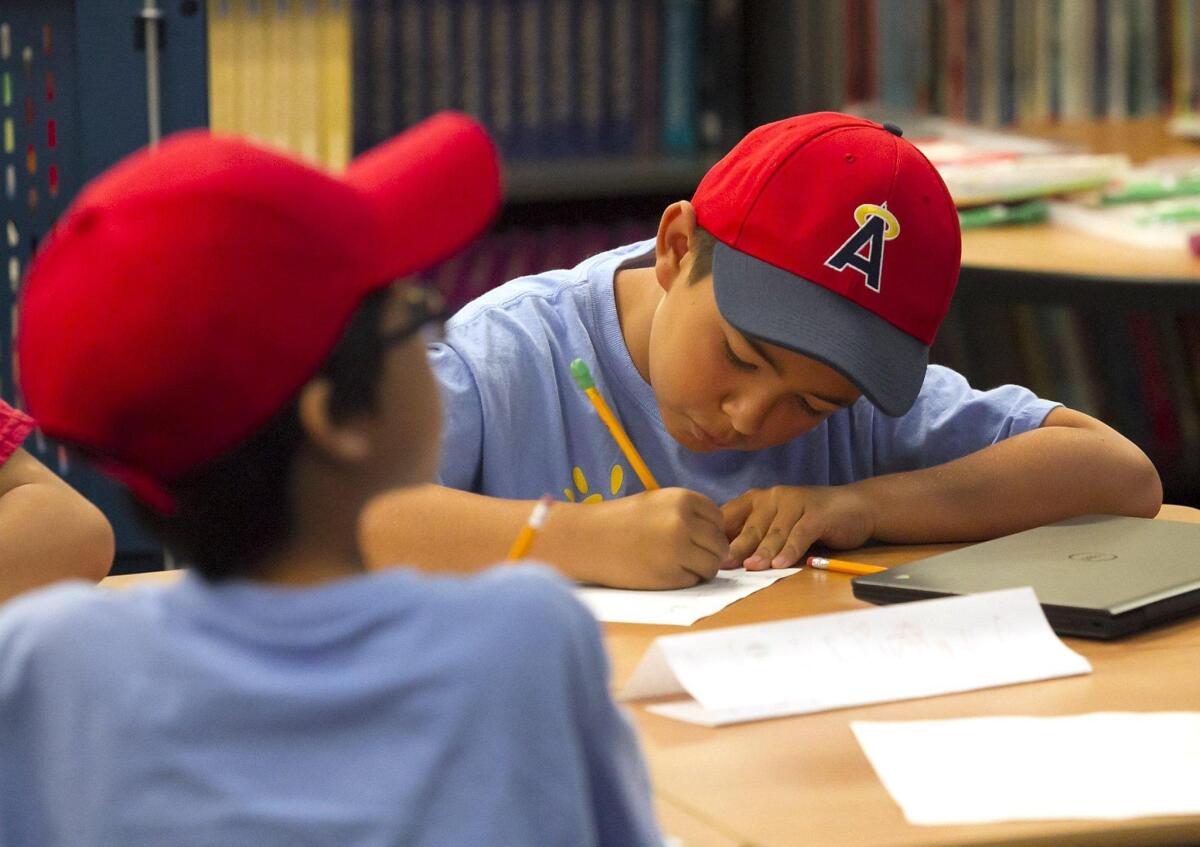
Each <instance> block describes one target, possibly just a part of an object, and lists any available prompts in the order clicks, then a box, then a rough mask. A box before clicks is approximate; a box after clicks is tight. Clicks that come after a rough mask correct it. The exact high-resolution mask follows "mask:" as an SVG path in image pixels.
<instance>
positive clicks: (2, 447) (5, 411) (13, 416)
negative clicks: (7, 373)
mask: <svg viewBox="0 0 1200 847" xmlns="http://www.w3.org/2000/svg"><path fill="white" fill-rule="evenodd" d="M33 426H34V424H33V418H31V417H29V415H27V414H25V413H24V412H22V411H20V410H19V409H14V408H13V407H12V406H10V405H8V404H7V403H5V402H4V401H3V400H0V463H3V462H6V461H8V457H9V456H11V455H12V454H13V453H15V452H17V448H18V447H20V446H21V443H22V442H23V441H24V440H25V437H26V436H27V435H29V433H30V432H31V431H32V430H33Z"/></svg>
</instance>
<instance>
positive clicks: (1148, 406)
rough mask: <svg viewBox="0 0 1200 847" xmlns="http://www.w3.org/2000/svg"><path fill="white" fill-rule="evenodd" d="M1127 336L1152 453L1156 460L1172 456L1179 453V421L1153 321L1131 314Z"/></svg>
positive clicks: (1145, 316) (1180, 441) (1143, 316)
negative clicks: (1129, 339)
mask: <svg viewBox="0 0 1200 847" xmlns="http://www.w3.org/2000/svg"><path fill="white" fill-rule="evenodd" d="M1129 334H1130V337H1131V339H1132V341H1133V350H1134V356H1135V357H1136V360H1137V369H1138V376H1139V379H1140V381H1141V384H1142V397H1143V402H1144V403H1145V414H1146V415H1147V416H1148V418H1149V422H1150V431H1151V432H1152V433H1153V434H1154V441H1155V446H1156V447H1157V450H1156V452H1157V453H1158V456H1159V458H1162V457H1169V456H1175V455H1177V454H1178V453H1179V449H1180V447H1181V445H1182V439H1181V438H1180V435H1179V421H1178V420H1176V418H1175V408H1174V406H1173V405H1172V403H1171V385H1170V377H1169V376H1168V374H1167V369H1166V366H1165V365H1164V364H1163V358H1162V350H1161V349H1160V346H1159V341H1158V334H1157V332H1156V331H1155V328H1154V320H1153V319H1152V318H1151V316H1150V315H1147V314H1140V315H1134V316H1133V317H1131V318H1130V319H1129Z"/></svg>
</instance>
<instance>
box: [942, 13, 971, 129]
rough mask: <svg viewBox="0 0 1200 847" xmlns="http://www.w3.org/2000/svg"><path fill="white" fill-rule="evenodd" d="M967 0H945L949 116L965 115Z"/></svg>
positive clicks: (962, 116) (961, 117) (963, 116)
mask: <svg viewBox="0 0 1200 847" xmlns="http://www.w3.org/2000/svg"><path fill="white" fill-rule="evenodd" d="M967 61H968V59H967V0H947V8H946V74H947V77H948V79H947V83H946V92H947V93H946V101H947V109H948V112H949V115H950V117H952V118H957V119H959V120H965V119H966V117H967Z"/></svg>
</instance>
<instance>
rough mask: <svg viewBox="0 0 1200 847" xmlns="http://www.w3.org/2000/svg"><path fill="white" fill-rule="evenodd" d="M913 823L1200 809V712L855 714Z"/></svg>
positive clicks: (868, 748) (874, 762)
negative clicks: (883, 717)
mask: <svg viewBox="0 0 1200 847" xmlns="http://www.w3.org/2000/svg"><path fill="white" fill-rule="evenodd" d="M850 728H851V729H853V730H854V735H855V736H856V737H857V738H858V743H859V744H861V745H862V748H863V751H864V752H865V753H866V754H867V758H868V759H869V760H870V762H871V766H872V767H874V768H875V773H876V774H878V775H879V778H880V780H881V781H882V782H883V784H884V786H885V787H886V788H887V790H888V791H889V792H890V793H891V795H892V798H893V799H894V800H895V801H896V803H897V804H898V805H899V806H900V808H901V810H902V811H903V812H904V816H905V817H906V818H908V821H909V823H913V824H917V825H935V824H980V823H993V822H997V821H1018V820H1021V821H1027V820H1048V819H1055V818H1057V819H1076V820H1079V819H1089V818H1098V819H1109V820H1113V819H1120V818H1133V817H1146V816H1152V815H1153V816H1157V815H1200V712H1142V713H1138V712H1095V713H1092V714H1086V715H1066V716H1062V717H1048V718H1046V717H1042V718H1039V717H985V718H959V719H955V720H936V721H886V722H883V721H853V722H852V723H851V724H850Z"/></svg>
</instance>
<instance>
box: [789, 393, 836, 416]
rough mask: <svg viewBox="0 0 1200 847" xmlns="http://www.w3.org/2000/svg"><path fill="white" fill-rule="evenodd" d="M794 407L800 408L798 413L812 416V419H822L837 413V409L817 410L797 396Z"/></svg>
mask: <svg viewBox="0 0 1200 847" xmlns="http://www.w3.org/2000/svg"><path fill="white" fill-rule="evenodd" d="M796 405H797V406H799V407H800V411H802V412H804V414H806V415H812V416H813V417H820V418H823V417H826V416H827V415H832V414H833V413H834V412H836V411H837V409H818V408H817V407H816V406H814V405H813V404H812V403H810V402H808V401H807V400H805V399H804V398H803V397H801V396H800V395H799V394H797V395H796Z"/></svg>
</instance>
